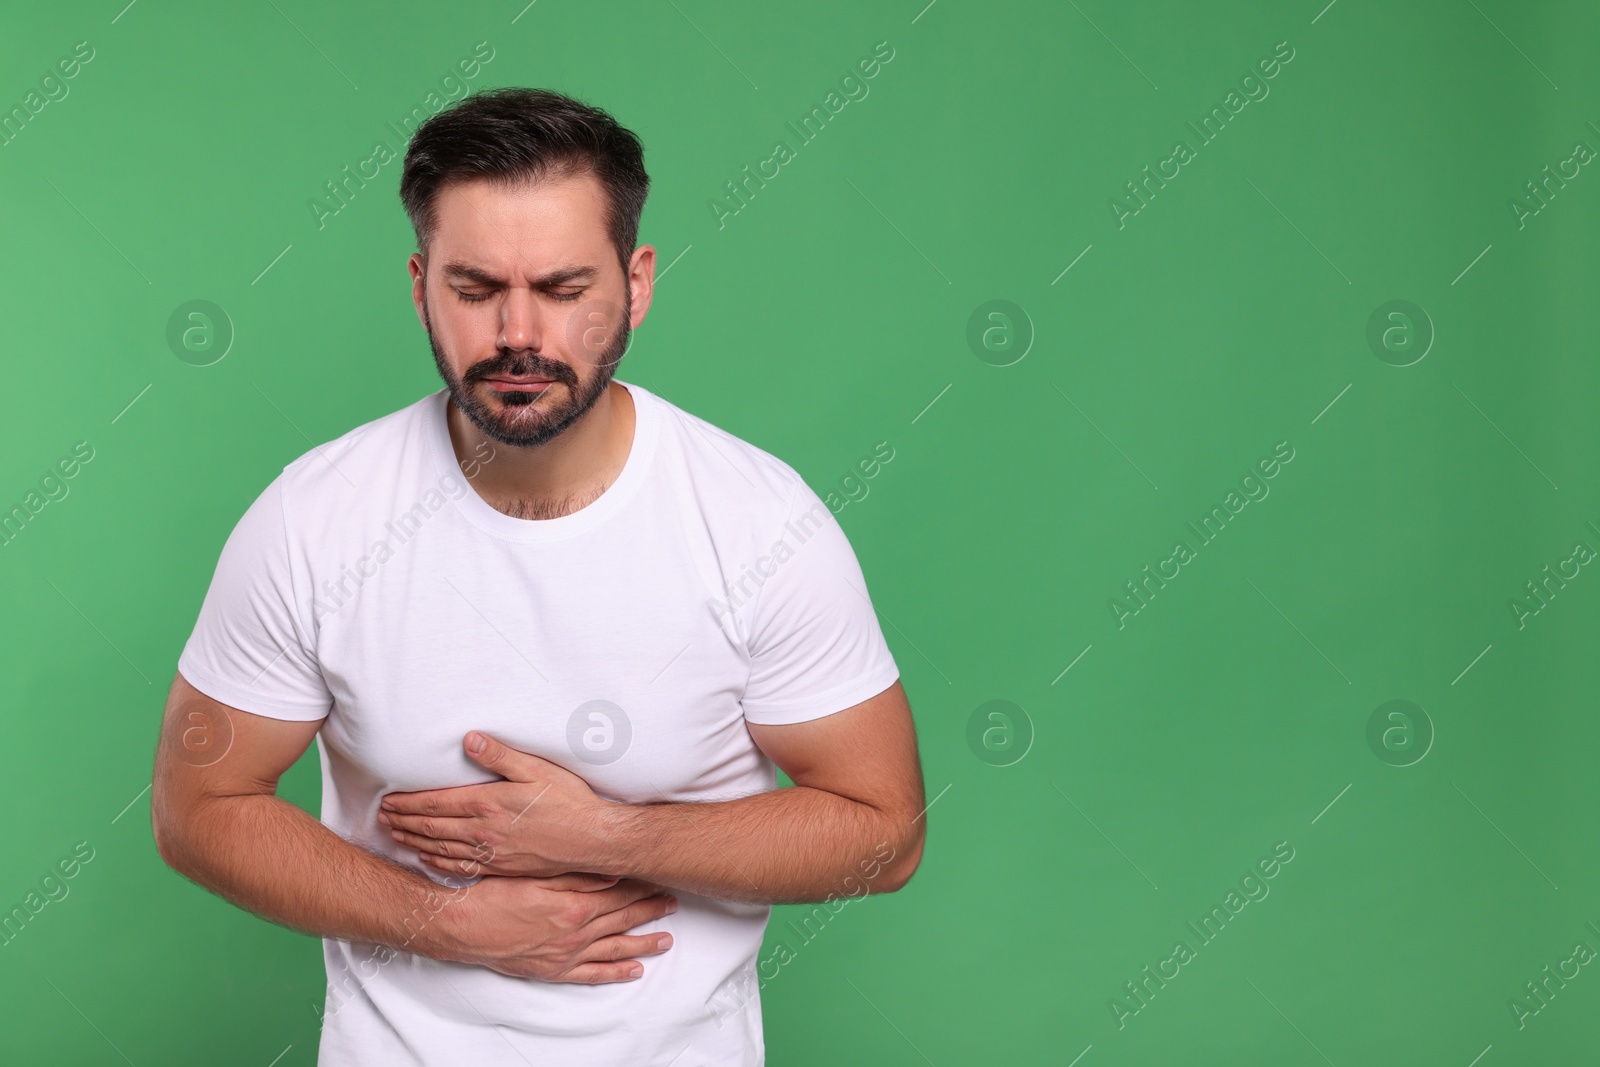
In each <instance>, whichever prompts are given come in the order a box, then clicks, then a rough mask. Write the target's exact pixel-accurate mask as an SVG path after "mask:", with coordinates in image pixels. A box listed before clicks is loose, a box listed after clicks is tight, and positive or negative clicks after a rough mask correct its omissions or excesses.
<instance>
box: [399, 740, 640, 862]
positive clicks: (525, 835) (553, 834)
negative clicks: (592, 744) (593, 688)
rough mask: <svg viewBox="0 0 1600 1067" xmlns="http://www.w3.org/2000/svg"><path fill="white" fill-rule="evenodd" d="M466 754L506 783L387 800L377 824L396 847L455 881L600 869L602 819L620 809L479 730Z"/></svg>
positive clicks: (570, 777) (582, 783)
mask: <svg viewBox="0 0 1600 1067" xmlns="http://www.w3.org/2000/svg"><path fill="white" fill-rule="evenodd" d="M475 741H477V742H481V745H480V747H479V749H478V750H476V751H474V749H473V743H474V742H475ZM465 749H466V753H467V755H468V756H469V757H470V758H471V759H472V760H473V761H474V762H476V763H478V764H479V765H481V766H483V767H486V768H488V769H489V770H491V771H494V772H495V773H497V774H499V775H501V776H502V777H504V778H505V779H507V780H506V781H503V782H485V783H482V784H480V785H463V786H456V787H454V788H450V789H425V790H421V791H419V792H414V793H388V794H385V795H384V797H383V803H382V807H381V808H380V810H379V812H378V821H379V822H380V823H382V824H383V825H384V826H387V827H389V828H390V831H391V833H392V835H393V837H394V839H395V840H396V841H398V842H400V843H401V844H403V845H406V846H408V847H410V848H414V849H416V850H417V852H418V856H419V858H420V859H421V860H422V862H423V863H425V864H427V865H428V866H429V867H432V868H433V869H434V870H437V871H443V872H445V873H447V874H452V875H462V874H465V875H469V876H470V875H477V874H493V875H502V876H512V877H515V876H534V877H552V876H554V875H559V874H566V873H568V872H571V871H583V870H587V869H591V868H592V867H593V866H595V864H594V863H593V861H594V860H595V859H596V858H597V856H598V854H599V851H600V849H601V848H602V846H603V845H604V843H605V840H606V834H605V833H604V832H603V819H604V815H605V812H606V811H607V810H608V809H610V808H612V807H615V806H616V805H615V804H613V803H612V802H611V801H607V800H603V799H602V798H600V797H599V796H598V795H596V793H595V792H594V790H592V789H590V788H589V783H587V782H585V781H584V780H583V779H582V778H580V777H578V776H577V775H576V774H573V773H572V772H571V771H569V770H567V769H566V768H564V767H561V766H560V765H559V764H555V763H552V762H550V761H549V760H546V759H541V758H539V757H538V756H535V755H531V754H530V753H527V752H519V751H517V750H516V749H514V748H511V747H509V746H507V745H504V744H501V743H500V742H499V741H496V740H495V739H493V738H491V737H489V736H487V735H485V734H481V733H479V732H477V731H476V730H474V731H473V732H471V733H469V734H467V737H466V743H465Z"/></svg>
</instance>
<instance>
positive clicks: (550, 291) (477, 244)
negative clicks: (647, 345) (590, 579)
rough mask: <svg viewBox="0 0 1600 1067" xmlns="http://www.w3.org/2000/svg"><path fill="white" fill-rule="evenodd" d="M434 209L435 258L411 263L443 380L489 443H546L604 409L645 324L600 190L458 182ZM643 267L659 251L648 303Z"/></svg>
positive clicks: (580, 180) (567, 184)
mask: <svg viewBox="0 0 1600 1067" xmlns="http://www.w3.org/2000/svg"><path fill="white" fill-rule="evenodd" d="M434 208H435V211H436V218H437V224H436V226H435V228H434V232H433V237H432V240H431V242H430V248H429V250H428V255H427V259H426V261H424V260H423V259H422V257H421V256H420V255H414V256H412V260H411V273H412V296H413V298H414V299H415V301H416V303H417V307H418V311H419V312H420V314H421V316H422V322H423V327H424V328H425V329H426V330H427V332H428V344H429V346H430V347H431V348H432V349H433V358H434V363H435V364H436V365H437V366H438V369H439V376H440V377H441V378H443V379H444V382H445V384H446V385H447V386H448V387H449V389H450V396H451V398H452V399H453V400H454V401H455V403H456V406H457V407H459V408H460V409H461V411H462V412H463V413H464V414H465V415H466V416H467V417H468V418H469V419H471V420H472V422H473V424H474V425H476V426H477V427H478V429H479V430H481V431H483V433H484V434H485V435H486V436H488V437H489V438H491V439H492V440H495V441H498V442H500V443H501V444H505V445H512V446H523V447H526V446H532V445H538V444H542V443H544V442H545V441H548V440H550V439H551V438H553V437H555V436H556V435H558V434H560V433H561V432H562V431H564V430H565V429H567V428H568V427H569V426H571V425H572V424H573V423H574V422H576V421H577V420H578V419H579V418H581V417H582V416H583V414H584V413H585V412H587V411H588V410H589V409H590V408H591V407H592V406H593V405H594V404H595V402H596V401H597V400H599V398H600V397H601V395H602V394H603V393H604V392H605V389H606V386H607V384H608V383H609V382H610V381H611V378H612V376H613V374H614V373H615V372H616V368H617V364H618V363H619V362H621V360H622V356H623V354H624V353H625V352H626V351H627V347H628V338H629V336H630V334H631V330H632V327H633V326H634V325H637V322H636V321H635V320H634V314H633V312H634V308H633V291H632V286H631V285H630V281H629V277H628V276H627V275H624V273H623V271H622V268H621V265H620V264H619V263H618V262H617V259H616V252H615V249H614V248H613V246H612V244H611V241H610V237H609V235H608V233H607V232H606V227H605V215H604V212H605V193H604V190H603V189H602V188H601V186H600V183H599V181H598V180H597V179H595V178H594V177H593V176H592V175H589V174H578V175H574V176H572V177H567V178H554V179H547V180H544V181H540V182H536V183H532V184H524V185H519V186H514V187H507V186H499V185H493V184H490V183H489V182H485V181H473V182H464V183H453V184H450V185H446V186H444V187H442V188H441V189H440V190H439V193H438V196H437V198H436V199H435V201H434ZM646 253H648V254H647V255H646ZM643 259H648V260H649V264H648V265H649V267H653V265H654V250H653V249H648V246H646V247H645V248H640V249H638V250H637V251H636V252H635V254H634V267H635V269H634V271H633V274H634V277H636V278H640V279H641V280H642V281H643V282H644V285H645V286H646V292H647V293H648V286H649V284H650V281H651V280H652V279H651V278H650V277H649V272H648V271H647V272H646V274H645V275H643V276H642V277H641V275H640V274H639V269H640V268H643V267H645V264H644V263H643V262H642V260H643ZM647 306H648V298H647V299H646V300H645V301H644V303H643V306H641V307H640V308H639V316H638V317H639V318H640V319H642V318H643V315H644V311H645V309H646V307H647Z"/></svg>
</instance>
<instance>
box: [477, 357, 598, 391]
mask: <svg viewBox="0 0 1600 1067" xmlns="http://www.w3.org/2000/svg"><path fill="white" fill-rule="evenodd" d="M497 375H509V376H511V377H516V378H530V377H539V378H549V379H550V380H552V381H557V382H561V383H562V384H563V385H569V386H576V385H577V384H578V376H577V374H576V373H575V372H574V371H573V369H572V368H571V367H569V366H567V365H566V364H565V363H560V362H557V361H556V360H553V359H545V358H544V357H543V356H535V355H525V354H522V353H512V352H501V353H500V354H499V355H498V356H495V357H494V358H493V359H485V360H481V361H480V362H477V363H474V364H473V365H472V366H470V367H468V368H467V370H466V373H465V374H463V375H462V376H461V384H462V385H464V386H465V385H472V384H474V383H476V382H481V381H483V380H484V379H486V378H491V377H495V376H497Z"/></svg>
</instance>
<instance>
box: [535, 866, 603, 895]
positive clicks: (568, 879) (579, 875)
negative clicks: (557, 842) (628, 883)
mask: <svg viewBox="0 0 1600 1067" xmlns="http://www.w3.org/2000/svg"><path fill="white" fill-rule="evenodd" d="M525 881H528V882H531V883H533V884H534V885H536V886H539V887H540V888H541V889H562V890H571V891H574V892H578V893H593V892H595V891H596V890H600V889H610V888H611V887H612V886H614V885H616V884H617V883H618V882H619V881H621V879H620V878H616V877H612V876H609V875H603V874H586V873H584V872H582V871H573V872H570V873H567V874H556V875H551V876H550V877H548V878H536V877H528V878H525Z"/></svg>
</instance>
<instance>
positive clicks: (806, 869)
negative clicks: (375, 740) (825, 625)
mask: <svg viewBox="0 0 1600 1067" xmlns="http://www.w3.org/2000/svg"><path fill="white" fill-rule="evenodd" d="M747 728H748V729H749V731H750V736H751V738H752V739H753V740H754V741H755V743H756V744H757V745H758V746H759V747H760V748H761V750H762V751H763V752H765V753H766V754H767V756H768V757H770V758H771V760H772V762H773V763H775V764H777V765H778V766H779V767H781V768H782V769H783V772H784V773H785V774H787V775H788V776H789V778H790V779H791V780H792V781H793V782H794V786H793V787H791V788H788V789H776V790H772V791H769V792H765V793H756V794H754V795H752V796H747V797H740V798H738V799H736V800H719V801H688V802H665V803H652V804H626V803H621V802H617V801H610V800H606V799H604V798H602V797H600V796H598V795H596V794H595V793H594V791H593V790H591V789H590V788H589V786H588V784H587V783H586V782H584V780H583V779H582V778H580V777H579V776H577V775H576V774H573V773H572V772H571V771H568V770H566V769H565V768H563V767H561V766H559V765H557V764H555V763H552V762H550V761H549V760H545V759H541V758H540V757H538V756H534V755H531V754H529V753H526V752H520V751H518V750H517V749H514V748H511V747H509V746H507V745H506V744H504V743H503V742H500V741H497V740H495V739H494V738H484V740H485V741H486V744H485V745H484V747H483V750H482V751H479V752H473V751H472V740H471V739H470V738H469V741H468V743H467V754H468V755H469V756H471V757H472V759H473V760H475V761H476V762H478V763H479V764H481V765H482V766H483V767H485V768H487V769H488V770H491V771H494V772H496V773H497V774H500V775H502V776H504V777H505V778H506V779H507V780H506V781H503V782H495V783H486V784H484V785H476V786H459V787H455V788H451V789H441V790H427V791H423V792H419V793H392V794H389V796H387V797H386V798H385V800H384V810H383V811H382V812H380V814H379V821H380V822H382V823H383V824H384V825H386V826H388V827H389V828H390V830H391V832H392V833H393V834H394V836H395V838H396V840H398V841H400V842H401V843H402V844H405V845H409V846H410V847H412V848H415V849H417V850H418V852H419V854H420V857H421V859H422V861H423V862H424V863H426V864H427V865H429V866H430V867H433V868H434V869H436V870H439V871H441V872H444V873H447V874H452V875H460V874H463V873H470V872H469V865H470V871H475V872H479V873H483V874H486V875H491V876H492V875H505V876H518V875H551V874H558V873H561V872H566V871H584V872H591V873H595V874H602V875H609V876H613V877H618V878H623V877H631V878H641V879H644V880H646V881H650V882H655V883H656V884H658V885H663V886H669V887H671V888H674V889H681V890H684V891H685V892H689V893H699V894H701V895H703V896H709V897H715V898H717V899H720V900H740V901H747V902H750V903H762V904H777V903H801V902H807V901H818V900H823V899H826V898H827V897H828V895H829V894H830V893H831V894H834V895H835V896H862V895H864V893H886V892H893V891H895V890H897V889H900V888H901V887H903V886H904V885H905V884H906V882H908V881H909V880H910V878H911V875H912V872H914V871H915V870H916V868H917V864H918V862H919V861H920V860H921V858H922V845H923V840H924V837H925V828H926V825H927V818H926V813H925V811H924V806H925V802H924V791H923V783H922V766H921V761H920V759H919V757H918V753H917V738H916V730H915V726H914V724H913V722H912V718H911V708H910V706H909V705H908V704H907V702H906V695H905V690H904V688H902V686H901V684H900V682H899V681H898V680H896V681H895V683H894V684H893V685H891V686H890V687H889V688H888V689H885V690H884V691H883V692H881V693H879V694H878V695H877V696H875V697H872V698H870V699H868V700H864V701H862V702H861V703H859V704H856V705H855V706H853V707H850V708H846V709H845V710H843V711H839V712H834V713H833V714H831V715H824V716H822V717H820V718H815V719H809V720H807V721H805V722H798V723H790V724H786V725H782V726H770V725H761V724H757V723H748V724H747ZM519 824H520V825H519ZM863 886H864V887H865V889H864V891H863V889H862V887H863Z"/></svg>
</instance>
